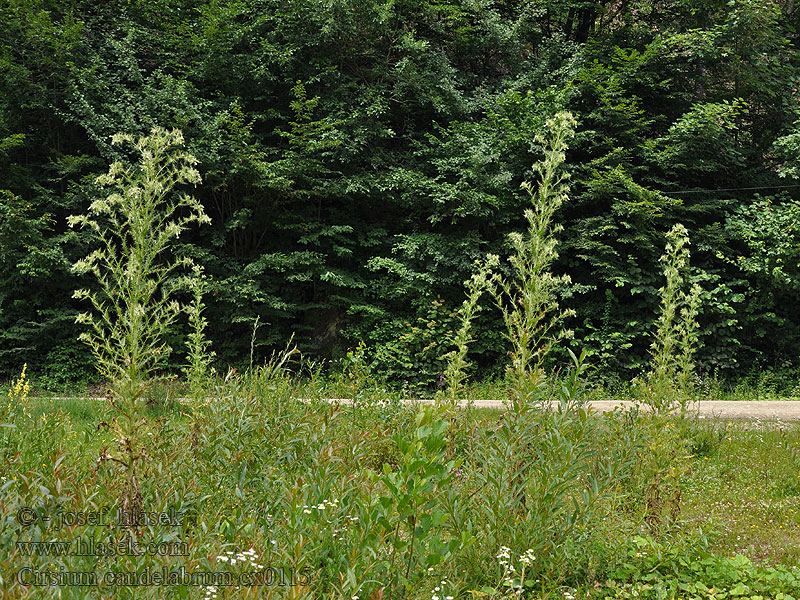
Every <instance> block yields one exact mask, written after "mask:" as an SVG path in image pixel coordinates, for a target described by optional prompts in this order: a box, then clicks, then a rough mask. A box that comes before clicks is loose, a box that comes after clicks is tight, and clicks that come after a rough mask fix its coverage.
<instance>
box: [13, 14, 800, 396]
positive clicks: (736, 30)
mask: <svg viewBox="0 0 800 600" xmlns="http://www.w3.org/2000/svg"><path fill="white" fill-rule="evenodd" d="M799 10H800V9H798V8H797V7H796V4H795V3H794V2H781V1H773V0H730V1H728V0H725V1H722V0H704V1H701V0H669V1H658V2H638V1H634V2H629V1H621V2H608V1H606V0H601V1H598V2H585V1H583V0H563V1H559V2H544V1H538V0H533V1H520V2H509V1H508V0H477V1H458V0H453V1H450V2H447V1H442V2H440V1H438V0H423V1H411V0H395V1H387V2H383V1H381V0H369V1H365V0H324V1H323V0H297V1H294V2H284V1H282V0H148V1H147V2H144V1H141V0H130V1H128V2H115V3H100V4H98V3H90V2H87V1H86V0H60V1H56V0H2V2H0V23H2V28H0V231H1V232H2V234H1V237H0V332H1V333H0V371H2V372H3V373H5V374H9V373H11V372H13V371H15V370H16V369H17V368H18V366H19V364H20V363H22V362H28V363H29V364H31V366H32V367H34V368H36V369H38V370H39V371H44V372H45V373H47V374H49V375H50V376H51V377H54V378H58V377H70V376H71V377H79V376H81V374H85V373H88V372H91V365H90V364H88V361H89V360H90V359H89V357H88V353H87V352H85V350H84V349H83V348H81V347H80V345H79V344H78V343H77V342H76V338H77V329H76V326H75V325H74V323H73V322H74V317H75V314H76V313H77V312H78V308H79V307H78V306H76V305H75V304H74V301H73V300H72V299H71V290H73V289H75V288H77V287H83V286H84V285H86V284H87V282H86V281H83V280H79V278H78V277H77V276H76V275H74V274H73V273H71V271H70V269H69V265H70V264H71V263H72V262H74V260H75V259H77V258H78V257H81V256H84V255H85V254H86V253H87V250H88V248H89V242H88V240H87V239H86V238H85V237H83V236H84V234H83V233H82V232H77V231H72V230H70V229H69V228H68V227H67V224H66V217H67V216H68V215H69V214H75V213H79V212H82V211H85V209H86V207H87V206H88V205H89V203H90V202H91V201H92V199H93V198H96V197H97V196H98V194H99V193H100V192H99V190H98V189H97V188H96V184H95V183H94V178H95V176H96V175H97V174H98V173H100V172H103V171H105V169H106V165H107V164H108V163H109V162H110V161H112V160H125V159H127V158H130V157H126V156H124V155H122V154H120V152H121V151H120V150H119V149H118V148H117V147H112V145H111V143H110V142H111V135H112V134H114V133H117V132H127V133H134V134H135V133H145V132H147V131H149V130H150V129H151V127H153V126H156V125H158V126H163V127H177V128H180V129H181V130H183V132H184V135H185V137H186V139H187V142H188V150H189V151H190V152H191V153H192V154H194V155H196V156H197V157H198V158H199V159H200V164H199V170H200V172H201V173H202V175H203V185H202V186H200V187H199V188H198V189H197V190H195V191H194V193H195V195H196V196H197V198H198V199H199V200H200V201H201V202H202V204H203V205H204V207H205V210H206V212H207V213H208V214H209V216H210V217H211V219H212V226H211V227H206V228H204V230H203V231H198V232H196V233H192V236H191V237H188V238H187V239H183V238H181V241H182V242H183V245H182V246H181V247H180V249H179V250H178V251H179V252H181V253H184V254H186V255H189V256H192V257H193V258H194V259H195V260H196V261H197V262H199V263H201V264H202V265H203V266H204V267H205V270H206V272H207V273H208V274H209V276H210V277H211V278H212V283H211V293H210V295H209V297H208V302H207V303H208V308H207V311H206V313H205V314H206V316H207V318H208V320H209V324H210V325H209V327H210V335H211V337H212V339H213V342H214V348H215V350H216V352H217V355H218V357H219V358H220V360H221V361H223V362H225V363H237V362H246V361H247V359H248V355H249V350H250V338H251V332H252V330H253V325H254V322H255V320H256V318H258V319H259V322H260V323H262V324H264V326H262V327H260V328H258V330H257V332H256V352H257V353H258V354H264V353H266V352H268V351H269V349H270V348H271V347H274V346H276V345H279V344H282V343H284V342H285V341H286V340H287V339H288V338H289V337H290V336H291V335H292V334H293V333H294V334H295V339H296V340H297V341H298V342H299V343H300V344H301V348H303V350H305V351H307V352H309V353H312V354H319V355H321V356H334V357H335V356H337V355H341V353H342V351H343V350H344V349H346V348H348V347H353V346H354V345H355V344H356V343H357V342H358V341H359V340H364V341H366V342H367V344H368V347H370V348H373V349H374V354H375V356H374V358H376V359H377V360H378V363H377V364H378V366H379V367H380V369H381V372H383V373H385V374H386V375H388V376H390V377H393V378H396V379H405V380H409V381H421V382H423V383H430V382H433V381H435V380H436V378H437V377H438V375H439V373H440V372H441V371H442V368H443V365H442V361H441V356H442V355H443V354H444V353H445V352H446V351H448V350H449V349H450V347H449V346H448V344H449V340H450V338H451V331H452V329H453V328H454V314H453V311H454V309H455V308H456V307H458V306H460V304H461V302H462V300H463V297H464V288H463V282H464V281H465V280H466V279H468V277H469V276H470V273H471V269H472V265H473V263H474V261H475V259H477V258H480V257H482V256H483V255H485V253H487V252H493V253H497V254H500V255H501V256H504V255H508V252H509V248H508V246H507V234H508V233H509V232H510V231H514V230H520V229H522V227H523V226H524V220H523V217H522V212H523V209H524V207H525V205H526V201H527V195H526V194H525V193H524V192H522V191H521V190H520V189H519V187H520V183H521V182H522V181H524V180H527V179H530V178H531V176H532V173H531V165H532V164H533V163H534V162H535V161H536V160H538V159H539V158H540V157H541V149H540V148H539V147H538V146H537V143H536V142H535V137H536V134H537V133H540V132H541V131H542V128H543V126H544V122H545V120H546V119H547V118H548V117H550V116H552V115H553V114H554V113H555V112H556V111H558V110H562V109H568V110H570V111H572V112H573V114H575V116H576V117H577V119H578V135H577V137H576V138H575V140H573V143H572V146H571V149H570V152H569V155H568V162H569V164H570V168H571V171H572V181H573V185H572V196H571V199H570V201H569V202H568V203H567V204H565V205H564V206H563V207H562V208H561V209H560V211H559V213H558V215H557V216H556V218H557V220H558V221H559V222H560V223H562V224H563V225H564V230H563V232H562V233H561V234H560V236H561V244H560V247H559V255H560V258H559V262H558V263H557V264H556V265H555V267H556V270H557V271H559V272H561V273H569V275H570V276H571V283H570V284H569V285H568V286H564V287H563V288H562V289H561V290H560V294H561V295H562V300H561V304H562V305H563V306H568V307H570V308H574V309H575V311H576V316H575V317H574V318H573V319H572V320H571V323H570V326H571V327H572V328H573V329H574V332H575V341H574V343H575V344H576V345H581V346H583V347H585V348H586V349H587V350H588V351H589V352H590V353H591V354H592V355H593V356H594V358H593V361H594V363H595V364H598V365H599V366H600V367H602V371H603V372H604V373H605V374H606V375H611V376H617V377H621V378H629V377H630V376H632V375H635V374H636V373H639V372H641V370H642V368H643V366H644V364H645V362H646V361H647V349H648V346H649V339H648V335H649V334H650V332H652V329H653V323H654V320H655V313H656V308H657V306H658V301H659V300H658V288H659V287H660V286H661V285H662V284H663V281H662V280H663V275H662V273H661V270H660V268H659V266H658V257H659V256H660V254H661V253H662V251H663V248H664V241H665V237H664V236H665V233H666V232H667V231H668V230H669V229H670V228H671V227H672V226H673V225H674V224H675V223H676V222H682V223H684V224H685V225H686V226H687V228H688V229H689V231H690V234H691V238H692V256H691V267H692V282H693V283H694V282H696V283H699V284H700V285H701V286H702V288H703V292H702V294H703V297H702V300H703V303H702V309H701V314H700V322H701V332H700V334H701V335H700V340H699V343H700V350H699V356H698V358H699V366H700V368H701V370H703V371H705V372H710V371H714V370H718V371H719V372H720V373H722V374H725V375H733V374H741V373H743V372H744V371H745V370H746V369H748V368H761V367H764V366H777V367H794V366H795V365H798V364H800V360H798V355H797V352H796V351H795V349H796V348H798V346H800V308H798V307H799V306H800V305H798V303H797V302H796V298H797V294H798V292H799V291H800V272H799V271H798V268H799V267H798V262H797V261H798V253H799V251H798V247H799V246H798V244H800V232H798V230H797V215H798V214H800V208H798V207H799V206H800V205H798V202H799V201H800V188H797V187H791V186H794V185H796V184H797V179H798V177H799V176H800V142H799V141H798V140H800V103H798V85H800V51H799V50H798V39H797V32H796V25H797V22H798V11H799ZM778 186H784V187H778ZM752 188H758V189H752ZM504 265H505V266H504V267H503V268H505V269H507V268H508V264H507V262H505V263H504ZM476 327H477V336H476V337H477V340H478V341H477V342H476V344H475V346H474V349H473V351H474V358H475V360H476V362H477V364H478V365H480V366H481V367H482V368H483V369H485V370H491V369H492V368H493V365H494V364H496V363H497V359H498V357H499V356H500V355H502V354H503V353H504V350H503V344H502V339H501V337H500V332H501V323H500V317H499V314H498V313H497V311H484V312H483V313H481V316H480V319H479V320H478V322H477V323H476ZM184 335H185V331H181V330H179V329H176V330H175V332H174V336H175V338H176V340H175V341H176V342H177V344H178V345H179V344H180V342H181V340H182V338H183V336H184Z"/></svg>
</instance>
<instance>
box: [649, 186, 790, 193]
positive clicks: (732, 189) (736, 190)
mask: <svg viewBox="0 0 800 600" xmlns="http://www.w3.org/2000/svg"><path fill="white" fill-rule="evenodd" d="M787 188H800V184H795V185H762V186H758V187H740V188H719V189H695V190H675V191H672V192H666V191H662V192H661V193H662V194H703V193H708V192H742V191H752V190H781V189H787Z"/></svg>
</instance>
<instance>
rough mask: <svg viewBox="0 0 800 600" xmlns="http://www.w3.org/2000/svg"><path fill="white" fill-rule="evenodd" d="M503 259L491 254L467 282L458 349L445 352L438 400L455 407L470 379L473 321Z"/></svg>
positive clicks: (492, 285) (460, 316)
mask: <svg viewBox="0 0 800 600" xmlns="http://www.w3.org/2000/svg"><path fill="white" fill-rule="evenodd" d="M499 263H500V259H499V258H498V256H497V255H496V254H489V255H487V257H486V259H485V260H483V261H481V260H478V261H476V262H475V272H474V273H473V274H472V277H471V278H470V279H469V280H467V281H466V282H465V285H466V286H467V297H466V299H465V300H464V302H463V304H462V305H461V308H460V309H459V311H458V320H459V327H458V330H457V331H456V334H455V336H454V338H453V344H454V346H455V349H454V350H452V351H451V352H449V353H447V354H445V355H444V357H443V358H445V359H446V360H447V366H446V367H445V370H444V374H443V376H442V379H443V382H444V389H443V390H441V391H440V392H439V393H438V394H437V396H436V401H437V403H439V404H441V403H442V402H446V403H447V405H448V406H450V407H451V408H455V407H457V406H458V401H459V397H460V395H461V393H462V392H463V390H464V382H465V381H466V380H467V368H468V367H469V361H468V359H467V353H468V352H469V345H470V343H472V340H473V336H472V321H473V320H474V319H475V316H476V315H477V314H478V313H479V312H480V311H481V305H480V303H479V301H480V299H481V296H483V294H484V292H486V291H490V290H493V289H494V287H495V285H496V282H497V274H496V273H495V272H494V271H495V270H496V269H497V266H498V265H499Z"/></svg>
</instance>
